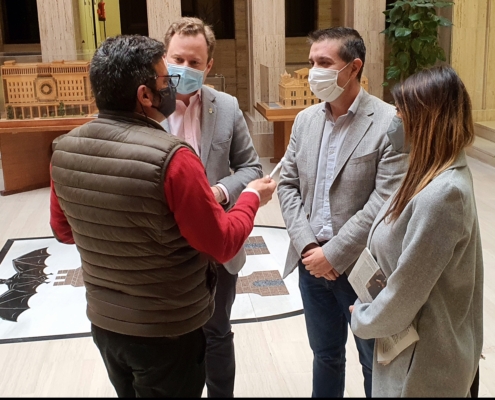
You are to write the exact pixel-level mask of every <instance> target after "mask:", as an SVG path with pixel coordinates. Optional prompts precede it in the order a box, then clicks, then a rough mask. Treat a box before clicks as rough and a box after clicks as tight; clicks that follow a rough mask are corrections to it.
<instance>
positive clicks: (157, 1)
mask: <svg viewBox="0 0 495 400" xmlns="http://www.w3.org/2000/svg"><path fill="white" fill-rule="evenodd" d="M146 4H147V7H148V35H149V37H151V38H153V39H156V40H159V41H161V42H163V38H164V37H165V33H166V32H167V29H168V27H169V26H170V24H171V23H172V22H174V21H175V20H177V19H179V18H180V17H181V15H182V14H181V6H180V0H146Z"/></svg>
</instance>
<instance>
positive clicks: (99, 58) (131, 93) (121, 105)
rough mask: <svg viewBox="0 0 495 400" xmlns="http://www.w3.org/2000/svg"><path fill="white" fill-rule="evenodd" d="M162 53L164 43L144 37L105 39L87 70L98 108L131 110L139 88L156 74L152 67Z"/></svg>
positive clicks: (120, 36) (129, 36) (134, 104)
mask: <svg viewBox="0 0 495 400" xmlns="http://www.w3.org/2000/svg"><path fill="white" fill-rule="evenodd" d="M164 54H165V46H164V45H163V43H161V42H159V41H158V40H155V39H152V38H149V37H147V36H141V35H119V36H115V37H111V38H108V39H107V40H105V41H104V42H103V43H102V44H101V45H100V47H98V49H97V50H96V52H95V54H94V56H93V59H92V60H91V65H90V69H89V79H90V81H91V88H92V90H93V93H94V96H95V99H96V106H97V107H98V109H99V110H113V111H134V109H135V108H136V93H137V89H138V87H139V86H140V85H144V84H148V85H149V84H150V82H151V81H152V80H153V79H154V78H155V77H156V72H155V69H154V66H155V65H156V64H157V63H158V62H159V61H160V59H161V58H162V57H163V55H164ZM153 89H156V85H155V84H153Z"/></svg>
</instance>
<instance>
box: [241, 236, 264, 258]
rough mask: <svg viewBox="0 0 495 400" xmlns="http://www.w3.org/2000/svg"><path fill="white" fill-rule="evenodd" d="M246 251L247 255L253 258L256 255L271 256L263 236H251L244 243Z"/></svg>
mask: <svg viewBox="0 0 495 400" xmlns="http://www.w3.org/2000/svg"><path fill="white" fill-rule="evenodd" d="M244 251H245V252H246V255H248V256H253V255H256V254H270V252H269V251H268V247H266V243H265V241H264V240H263V236H249V237H248V238H247V240H246V243H244Z"/></svg>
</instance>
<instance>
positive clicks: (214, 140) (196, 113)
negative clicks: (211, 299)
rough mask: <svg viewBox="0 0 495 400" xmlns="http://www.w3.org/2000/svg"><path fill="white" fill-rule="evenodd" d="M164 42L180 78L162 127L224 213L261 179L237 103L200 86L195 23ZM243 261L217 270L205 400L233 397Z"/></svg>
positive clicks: (210, 41)
mask: <svg viewBox="0 0 495 400" xmlns="http://www.w3.org/2000/svg"><path fill="white" fill-rule="evenodd" d="M164 41H165V48H166V51H167V53H166V62H167V69H168V73H169V74H170V75H174V74H177V75H180V81H179V85H178V87H177V108H176V111H175V112H174V114H172V115H171V116H170V117H169V118H168V120H167V122H166V123H165V126H164V127H165V129H166V130H167V131H168V132H171V133H172V134H174V135H176V136H179V137H180V138H182V139H184V140H185V141H187V142H188V143H189V144H191V146H192V147H193V148H194V149H195V150H196V152H197V153H198V155H199V156H200V158H201V161H202V162H203V165H204V166H205V169H206V175H207V178H208V181H209V183H210V185H211V188H212V191H213V193H214V195H215V198H216V200H217V201H218V202H219V203H220V204H221V205H222V206H223V207H224V209H225V210H228V209H230V208H231V207H232V206H233V205H234V204H235V202H236V200H237V198H238V197H239V195H240V194H241V191H242V190H243V189H244V188H245V187H246V185H247V184H248V183H249V182H251V181H252V180H253V179H257V178H261V177H262V175H263V171H262V169H261V164H260V163H259V157H258V154H257V153H256V150H255V149H254V146H253V143H252V140H251V136H250V134H249V131H248V127H247V124H246V121H245V120H244V117H243V114H242V111H241V110H240V109H239V104H238V102H237V99H236V98H235V97H233V96H231V95H229V94H227V93H223V92H219V91H217V90H214V89H212V88H210V87H208V86H205V85H203V80H204V78H206V76H207V75H208V72H209V71H210V70H211V67H212V66H213V58H212V57H213V51H214V48H215V36H214V34H213V31H212V30H211V28H210V27H209V26H208V25H205V24H204V23H203V21H201V20H200V19H198V18H188V17H185V18H181V19H179V20H178V21H176V22H174V23H173V24H172V25H171V26H170V27H169V29H168V31H167V33H166V35H165V40H164ZM185 201H187V199H185ZM198 223H201V221H198ZM245 261H246V253H245V252H244V249H242V250H241V251H240V252H239V253H237V255H236V256H235V257H234V258H233V259H232V260H230V261H229V262H227V263H225V264H224V265H221V264H217V272H218V283H217V290H216V294H215V311H214V314H213V316H212V318H211V319H210V320H209V321H208V322H207V323H206V325H205V326H204V327H203V331H204V333H205V336H206V386H207V388H208V397H233V395H234V379H235V353H234V341H233V340H234V334H233V332H232V331H231V324H230V314H231V310H232V305H233V303H234V300H235V294H236V283H237V274H238V272H239V271H240V269H241V268H242V267H243V265H244V263H245Z"/></svg>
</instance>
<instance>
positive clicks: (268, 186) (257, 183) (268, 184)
mask: <svg viewBox="0 0 495 400" xmlns="http://www.w3.org/2000/svg"><path fill="white" fill-rule="evenodd" d="M247 187H248V188H250V189H254V190H256V191H257V192H258V193H259V195H260V207H261V206H264V205H265V204H266V203H268V202H269V201H270V200H271V199H272V195H273V192H274V191H275V189H276V188H277V182H275V181H274V180H273V179H271V178H270V177H268V176H265V177H264V178H260V179H255V180H254V181H251V182H249V184H248V185H247Z"/></svg>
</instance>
